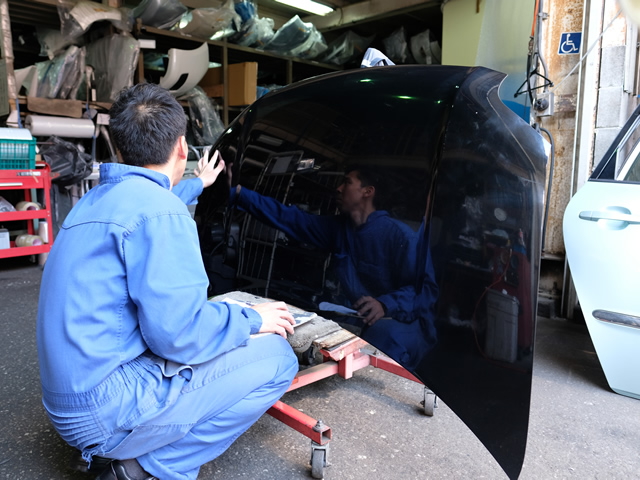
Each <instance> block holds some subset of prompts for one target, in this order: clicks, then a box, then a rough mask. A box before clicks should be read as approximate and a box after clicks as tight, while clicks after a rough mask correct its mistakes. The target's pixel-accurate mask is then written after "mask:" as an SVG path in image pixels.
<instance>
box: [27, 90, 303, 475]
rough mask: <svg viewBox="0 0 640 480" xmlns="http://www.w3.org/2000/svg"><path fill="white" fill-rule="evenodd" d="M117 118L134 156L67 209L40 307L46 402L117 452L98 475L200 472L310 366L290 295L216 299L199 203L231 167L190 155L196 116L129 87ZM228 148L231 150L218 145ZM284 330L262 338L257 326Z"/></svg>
mask: <svg viewBox="0 0 640 480" xmlns="http://www.w3.org/2000/svg"><path fill="white" fill-rule="evenodd" d="M110 114H111V123H110V128H111V132H112V135H113V139H114V142H115V144H116V146H117V148H118V150H119V153H120V155H121V158H122V160H123V162H124V164H103V165H101V167H100V184H99V185H98V186H97V187H95V188H93V189H92V190H90V191H89V193H88V194H87V195H85V196H84V197H83V198H82V199H81V200H80V201H79V202H78V204H77V205H76V206H75V207H74V208H73V210H72V211H71V212H70V213H69V215H68V216H67V218H66V220H65V222H64V224H63V227H62V229H61V230H60V233H59V235H58V236H57V238H56V240H55V243H54V245H53V248H52V250H51V254H50V255H49V258H48V260H47V263H46V266H45V269H44V273H43V278H42V285H41V291H40V303H39V307H38V328H37V336H38V355H39V361H40V376H41V382H42V392H43V404H44V406H45V409H46V411H47V413H48V415H49V418H50V419H51V422H52V423H53V425H54V426H55V428H56V430H57V431H58V432H59V434H60V435H61V436H62V438H63V439H64V440H65V441H66V442H68V443H69V444H70V445H71V446H73V447H75V448H77V449H79V450H81V451H82V456H83V458H84V459H85V460H87V461H88V462H91V458H92V457H93V456H102V457H107V458H109V459H114V460H113V461H112V462H111V463H110V464H109V465H108V467H107V469H106V470H105V471H104V472H102V473H101V474H100V476H99V477H98V478H99V479H100V480H107V479H109V480H110V479H142V478H145V479H146V478H153V477H157V478H161V479H163V480H164V479H176V480H178V479H180V480H185V479H195V478H196V477H197V475H198V471H199V469H200V466H201V465H203V464H204V463H206V462H209V461H211V460H212V459H214V458H216V457H217V456H219V455H220V454H221V453H222V452H224V451H225V450H226V449H227V448H228V447H229V445H231V443H233V441H234V440H235V439H236V438H237V437H238V436H239V435H241V434H242V433H243V432H244V431H245V430H246V429H247V428H249V426H251V425H252V424H253V423H254V422H255V421H256V420H257V419H258V418H259V417H260V416H261V415H262V414H263V413H264V412H265V411H266V410H267V409H268V408H269V407H271V406H272V405H273V404H274V403H275V402H276V401H277V400H278V398H280V396H281V395H282V394H283V393H284V392H285V391H286V390H287V388H288V387H289V385H290V384H291V381H292V380H293V377H294V376H295V374H296V373H297V371H298V365H297V360H296V356H295V354H294V353H293V351H292V349H291V347H290V345H289V344H288V342H287V341H286V335H287V332H289V333H293V327H292V324H293V323H294V320H293V318H292V316H291V315H290V313H289V312H288V310H287V308H286V305H285V304H284V303H282V302H274V303H268V304H261V305H256V306H254V307H252V308H243V307H241V306H239V305H231V304H226V303H213V302H208V301H207V298H206V294H207V286H208V280H207V275H206V273H205V270H204V266H203V263H202V258H201V254H200V248H199V243H198V235H197V231H196V226H195V223H194V221H193V220H192V218H191V216H190V214H189V211H188V209H187V207H186V205H185V203H191V202H193V201H194V200H195V199H196V198H197V196H198V195H199V194H200V193H201V192H202V189H203V188H204V187H207V186H209V185H211V184H212V183H213V182H214V181H215V179H216V178H217V176H218V174H219V173H220V172H221V171H222V170H223V168H224V162H222V160H220V163H219V165H218V166H217V167H214V161H211V162H208V163H207V162H206V160H205V161H201V162H200V165H199V168H200V171H199V178H196V179H193V180H190V181H186V182H182V183H180V184H179V185H181V186H177V184H178V182H179V181H180V178H181V177H182V175H183V173H184V169H185V165H186V158H187V143H186V140H185V136H184V135H185V130H186V119H185V115H184V111H183V109H182V107H181V106H180V104H179V103H178V102H177V101H176V100H175V99H174V98H173V96H172V95H171V94H170V93H169V92H167V91H166V90H163V89H161V88H160V87H158V86H157V85H151V84H141V85H136V86H134V87H133V88H131V89H129V90H126V91H124V92H122V93H121V94H120V96H119V97H118V99H117V100H116V102H115V103H114V104H113V106H112V108H111V111H110ZM216 156H217V155H216ZM259 332H272V333H276V334H277V335H266V336H260V337H258V338H251V337H250V336H251V335H252V334H256V333H259Z"/></svg>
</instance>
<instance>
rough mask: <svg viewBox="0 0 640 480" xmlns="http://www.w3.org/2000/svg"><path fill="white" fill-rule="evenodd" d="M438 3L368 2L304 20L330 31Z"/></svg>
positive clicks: (413, 0) (410, 0)
mask: <svg viewBox="0 0 640 480" xmlns="http://www.w3.org/2000/svg"><path fill="white" fill-rule="evenodd" d="M436 3H439V2H437V1H436V0H394V1H393V2H390V1H388V0H368V1H366V2H360V3H354V4H351V5H348V6H345V7H342V8H340V9H338V10H334V11H333V12H331V13H329V14H327V15H324V16H319V15H312V16H308V17H305V18H303V19H302V20H303V21H305V22H312V23H313V24H314V25H315V26H316V28H317V29H318V30H320V31H329V30H335V29H337V28H344V27H347V26H349V25H354V24H358V23H363V22H367V21H370V20H375V19H377V18H381V17H383V16H387V15H390V14H394V13H401V12H402V11H405V10H412V9H415V8H420V7H423V6H424V7H426V6H431V5H433V4H436Z"/></svg>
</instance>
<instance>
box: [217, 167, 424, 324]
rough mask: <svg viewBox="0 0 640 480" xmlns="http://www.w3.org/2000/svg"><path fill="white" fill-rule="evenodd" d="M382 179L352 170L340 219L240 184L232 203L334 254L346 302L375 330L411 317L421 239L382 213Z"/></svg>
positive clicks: (343, 187) (340, 200)
mask: <svg viewBox="0 0 640 480" xmlns="http://www.w3.org/2000/svg"><path fill="white" fill-rule="evenodd" d="M381 178H382V176H381V175H380V174H379V173H378V172H377V171H375V170H373V169H371V168H368V167H364V166H354V167H352V168H350V169H349V170H347V172H346V173H345V176H344V179H343V182H342V183H341V184H340V185H339V186H338V188H337V191H336V201H337V204H338V207H339V208H340V210H341V212H342V215H338V216H336V215H313V214H309V213H306V212H303V211H302V210H300V209H298V208H297V207H294V206H286V205H283V204H282V203H280V202H278V201H277V200H275V199H273V198H270V197H266V196H263V195H260V194H258V193H256V192H253V191H251V190H249V189H247V188H242V187H240V185H238V186H237V187H236V188H235V189H232V191H231V198H230V201H231V204H233V203H237V205H238V206H239V207H240V208H241V209H243V210H246V211H248V212H249V213H251V214H252V215H253V216H255V217H256V218H257V219H259V220H260V221H262V222H264V223H267V224H269V225H271V226H273V227H274V228H278V229H279V230H282V231H283V232H284V233H285V234H286V235H288V236H290V237H291V238H294V239H296V240H297V241H300V242H305V243H309V244H312V245H315V246H317V247H319V248H321V249H323V250H327V251H330V252H331V253H332V254H333V263H334V265H335V269H336V273H337V275H338V278H339V279H340V282H341V285H342V287H343V289H344V291H345V294H346V296H347V298H348V299H349V301H350V302H352V304H353V308H355V309H356V310H357V311H358V314H359V315H360V316H362V321H363V322H364V325H369V326H370V325H373V324H374V323H375V322H377V321H378V320H379V319H380V318H382V317H383V316H385V315H387V316H396V315H398V314H400V313H404V316H408V315H410V313H411V311H410V310H408V309H407V308H406V307H407V306H408V307H409V308H411V306H410V305H409V304H410V303H411V301H410V298H408V297H407V295H406V293H405V292H403V291H402V288H403V287H406V286H407V285H413V284H414V283H415V255H416V250H415V236H416V235H415V232H413V230H411V228H409V227H408V226H407V225H406V224H404V223H402V222H400V221H398V220H395V219H393V218H391V217H390V216H389V214H388V213H387V212H386V211H384V210H378V209H377V203H378V201H379V198H380V196H381V193H382V191H381V190H382V189H381V185H382V181H381ZM405 297H406V298H405Z"/></svg>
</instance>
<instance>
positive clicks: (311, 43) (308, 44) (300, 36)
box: [264, 15, 327, 58]
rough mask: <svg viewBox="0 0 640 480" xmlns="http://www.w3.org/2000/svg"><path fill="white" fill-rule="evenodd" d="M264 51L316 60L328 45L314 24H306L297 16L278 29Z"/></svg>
mask: <svg viewBox="0 0 640 480" xmlns="http://www.w3.org/2000/svg"><path fill="white" fill-rule="evenodd" d="M264 49H265V50H268V51H272V52H276V53H279V54H281V55H292V56H298V57H300V58H314V57H315V56H317V55H319V54H320V53H322V52H324V51H325V50H326V49H327V43H326V42H325V40H324V37H323V36H322V34H321V33H320V32H319V31H318V29H317V28H316V27H315V26H314V25H313V24H312V23H304V22H303V21H302V20H301V19H300V17H299V16H298V15H296V16H295V17H293V18H292V19H291V20H289V21H288V22H287V23H285V24H284V25H283V26H282V27H280V28H279V29H278V31H277V32H276V33H275V35H274V36H273V38H272V39H271V41H270V42H269V43H268V44H266V45H265V47H264Z"/></svg>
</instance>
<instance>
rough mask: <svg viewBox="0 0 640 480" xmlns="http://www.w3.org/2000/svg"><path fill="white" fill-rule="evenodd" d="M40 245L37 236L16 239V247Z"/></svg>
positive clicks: (21, 236) (22, 236)
mask: <svg viewBox="0 0 640 480" xmlns="http://www.w3.org/2000/svg"><path fill="white" fill-rule="evenodd" d="M38 245H42V239H41V238H40V237H39V236H38V235H19V236H18V237H16V247H37V246H38Z"/></svg>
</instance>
